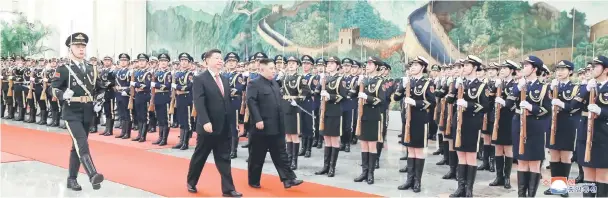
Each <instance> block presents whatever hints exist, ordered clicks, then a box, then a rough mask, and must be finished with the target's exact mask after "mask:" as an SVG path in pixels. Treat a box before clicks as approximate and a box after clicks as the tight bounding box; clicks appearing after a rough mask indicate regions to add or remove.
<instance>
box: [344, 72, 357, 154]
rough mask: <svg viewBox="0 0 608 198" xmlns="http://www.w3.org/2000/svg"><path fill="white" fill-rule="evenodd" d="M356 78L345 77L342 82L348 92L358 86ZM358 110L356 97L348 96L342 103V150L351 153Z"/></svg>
mask: <svg viewBox="0 0 608 198" xmlns="http://www.w3.org/2000/svg"><path fill="white" fill-rule="evenodd" d="M357 79H358V78H357V77H356V76H351V75H348V74H347V75H344V76H343V77H342V80H343V82H344V87H345V88H346V90H348V91H350V90H353V89H354V88H355V86H356V84H357V81H356V80H357ZM356 108H357V100H356V97H351V95H350V94H349V95H347V96H346V98H345V99H344V101H342V136H341V137H340V141H341V144H340V150H341V151H346V152H350V141H351V139H352V137H351V136H352V134H353V123H354V124H356V123H355V122H356V118H355V109H356Z"/></svg>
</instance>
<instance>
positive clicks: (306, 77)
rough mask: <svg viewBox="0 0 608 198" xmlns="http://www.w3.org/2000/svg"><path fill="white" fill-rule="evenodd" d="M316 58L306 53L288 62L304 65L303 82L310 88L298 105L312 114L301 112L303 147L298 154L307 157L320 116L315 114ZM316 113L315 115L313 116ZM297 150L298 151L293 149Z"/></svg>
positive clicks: (291, 58) (309, 153) (309, 154)
mask: <svg viewBox="0 0 608 198" xmlns="http://www.w3.org/2000/svg"><path fill="white" fill-rule="evenodd" d="M313 61H314V59H313V58H312V57H311V56H309V55H304V56H302V57H301V58H300V60H298V59H297V58H296V57H290V59H288V60H287V61H286V62H287V64H288V65H289V64H298V65H302V75H301V77H302V82H305V84H306V86H307V87H306V89H307V90H310V94H304V95H303V97H304V98H302V100H301V101H299V102H298V105H300V107H302V108H303V109H304V110H306V111H307V112H309V113H312V115H306V114H300V132H301V137H302V149H300V152H299V153H298V156H304V157H305V158H309V157H310V156H311V153H312V152H311V149H312V147H313V146H315V145H314V142H315V137H316V136H315V128H316V127H315V119H316V118H317V117H318V115H317V114H315V101H314V99H313V98H314V97H315V96H314V94H313V91H314V90H315V88H316V86H315V85H314V84H313V80H314V74H312V73H311V72H312V65H313ZM313 115H314V116H313ZM293 152H296V151H293Z"/></svg>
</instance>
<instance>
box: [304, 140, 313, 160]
mask: <svg viewBox="0 0 608 198" xmlns="http://www.w3.org/2000/svg"><path fill="white" fill-rule="evenodd" d="M306 139H308V141H307V142H306V146H305V147H306V153H304V158H310V154H311V150H312V141H313V140H312V139H313V137H308V138H306Z"/></svg>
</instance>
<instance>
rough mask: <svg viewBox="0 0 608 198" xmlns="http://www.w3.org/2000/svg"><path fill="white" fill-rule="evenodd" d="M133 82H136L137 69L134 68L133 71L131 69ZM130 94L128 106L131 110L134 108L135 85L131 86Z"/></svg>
mask: <svg viewBox="0 0 608 198" xmlns="http://www.w3.org/2000/svg"><path fill="white" fill-rule="evenodd" d="M131 82H135V69H133V71H131ZM129 94H130V96H129V106H128V108H129V109H130V110H131V109H133V100H134V99H135V86H131V88H130V91H129Z"/></svg>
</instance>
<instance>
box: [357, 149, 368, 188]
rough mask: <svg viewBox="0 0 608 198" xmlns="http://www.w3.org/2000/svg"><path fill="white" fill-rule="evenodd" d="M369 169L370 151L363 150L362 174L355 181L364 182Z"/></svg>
mask: <svg viewBox="0 0 608 198" xmlns="http://www.w3.org/2000/svg"><path fill="white" fill-rule="evenodd" d="M368 170H369V153H368V152H361V175H359V176H358V177H356V178H355V180H354V181H355V182H362V181H363V180H366V179H367V171H368Z"/></svg>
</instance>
